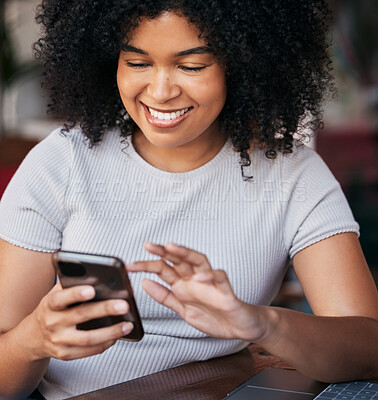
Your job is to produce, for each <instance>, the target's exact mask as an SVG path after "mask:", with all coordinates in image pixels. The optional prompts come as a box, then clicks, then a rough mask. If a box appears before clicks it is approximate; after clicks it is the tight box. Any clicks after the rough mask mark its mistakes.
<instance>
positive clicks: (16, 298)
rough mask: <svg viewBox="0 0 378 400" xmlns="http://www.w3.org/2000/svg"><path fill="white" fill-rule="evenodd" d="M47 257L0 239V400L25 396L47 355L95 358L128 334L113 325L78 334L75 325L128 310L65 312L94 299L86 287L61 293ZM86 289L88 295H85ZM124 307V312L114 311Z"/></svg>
mask: <svg viewBox="0 0 378 400" xmlns="http://www.w3.org/2000/svg"><path fill="white" fill-rule="evenodd" d="M54 284H55V271H54V267H53V265H52V262H51V254H49V253H42V252H35V251H30V250H26V249H23V248H20V247H17V246H13V245H11V244H9V243H7V242H5V241H2V240H0V355H1V357H0V376H1V377H2V379H1V381H0V398H2V399H7V398H9V399H14V398H24V397H26V396H27V395H28V394H29V393H31V392H32V391H33V390H34V389H35V388H36V387H37V385H38V384H39V382H40V380H41V379H42V376H43V374H44V373H45V371H46V368H47V367H48V363H49V359H50V357H55V358H60V359H64V360H71V359H76V358H81V357H86V356H90V355H93V354H98V353H101V352H103V351H104V350H106V349H107V348H108V347H110V346H111V345H113V344H114V343H115V341H116V340H117V338H119V337H121V336H123V335H125V334H127V333H129V332H130V331H131V329H132V326H130V325H129V324H117V325H114V326H111V327H107V328H102V329H96V330H93V331H77V330H76V324H78V323H80V322H84V321H86V320H89V319H92V318H99V317H102V316H105V315H117V314H124V313H125V312H127V309H128V305H127V303H126V302H124V301H122V300H121V301H120V300H109V301H104V302H98V303H96V304H95V303H89V304H84V305H81V306H77V307H72V308H68V306H69V305H71V304H73V303H76V302H78V301H85V300H89V299H91V298H93V297H94V290H93V288H91V287H90V286H89V287H88V286H77V287H75V288H70V289H65V290H63V289H62V288H61V286H60V285H55V286H54ZM84 289H87V294H85V292H83V290H84ZM116 305H122V306H123V309H116V308H115V306H116Z"/></svg>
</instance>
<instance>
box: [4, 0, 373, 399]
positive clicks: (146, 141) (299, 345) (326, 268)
mask: <svg viewBox="0 0 378 400" xmlns="http://www.w3.org/2000/svg"><path fill="white" fill-rule="evenodd" d="M283 4H285V5H283ZM326 16H327V10H326V7H325V5H324V2H323V1H302V2H300V3H298V2H294V1H293V2H285V3H283V2H280V1H259V2H253V1H233V2H228V3H227V4H226V3H224V2H221V1H219V2H214V1H211V2H210V1H209V2H208V1H202V2H189V1H184V0H182V1H181V0H172V1H169V0H168V1H161V2H157V1H154V2H152V1H143V2H139V3H138V2H135V1H132V2H128V1H120V2H116V1H103V2H91V4H90V5H88V2H84V1H75V2H69V1H65V2H63V1H44V2H43V4H42V8H41V9H40V11H39V15H38V17H37V18H38V21H39V22H41V23H42V24H43V26H44V29H45V36H44V38H42V39H41V40H40V41H39V44H38V46H37V54H38V56H39V57H40V58H42V59H43V60H44V61H45V71H46V72H45V86H46V88H47V89H48V90H49V91H50V94H51V99H52V101H51V104H50V106H49V107H50V111H51V112H52V113H53V115H54V116H55V117H59V118H64V120H65V121H66V123H65V126H64V129H63V130H61V129H59V130H57V131H55V132H53V133H52V134H51V135H50V136H49V137H48V138H47V139H46V140H44V141H43V142H42V143H40V144H39V145H38V146H37V147H36V148H35V149H33V150H32V152H31V153H30V154H29V155H28V157H27V158H26V159H25V161H24V162H23V164H22V166H21V167H20V169H19V171H18V172H17V174H16V176H15V177H14V179H13V180H12V182H11V184H10V185H9V187H8V189H7V191H6V193H5V194H4V197H3V201H2V203H1V207H0V221H1V222H0V236H1V238H2V240H1V247H0V251H1V258H0V259H1V261H0V271H1V273H0V276H1V280H0V293H1V302H0V304H1V316H2V318H1V322H0V324H1V332H2V333H3V334H2V335H1V336H0V339H1V340H0V349H1V350H0V351H1V355H2V357H1V364H0V375H1V376H2V377H5V379H4V380H2V381H1V383H0V394H1V396H2V397H5V398H16V397H22V396H26V395H28V394H29V393H30V392H32V391H33V390H34V389H35V388H36V387H37V386H38V385H39V386H38V388H39V391H40V392H41V393H42V395H43V396H45V397H46V398H47V399H58V398H65V397H69V396H72V395H74V394H79V393H83V392H87V391H90V390H94V389H97V388H101V387H105V386H108V385H111V384H115V383H118V382H121V381H125V380H127V379H133V378H135V377H138V376H142V375H145V374H149V373H153V372H156V371H158V370H161V369H165V368H170V367H173V366H176V365H179V364H183V363H187V362H190V361H193V360H204V359H209V358H212V357H216V356H220V355H225V354H230V353H233V352H236V351H239V350H240V349H242V348H243V347H245V346H247V345H248V343H250V342H255V343H258V344H261V345H262V346H264V348H265V349H266V350H267V351H269V352H270V353H272V354H275V355H277V356H279V357H281V358H282V359H284V360H286V361H287V362H289V363H291V364H292V365H293V366H294V367H296V368H297V369H299V370H300V371H302V372H303V373H305V374H307V375H309V376H311V377H313V378H315V379H319V380H322V381H328V382H332V381H340V380H349V379H357V378H373V377H377V369H378V365H377V360H378V357H377V349H378V346H377V337H378V335H377V332H378V327H377V325H378V324H377V320H378V307H377V303H378V300H377V292H376V288H375V285H374V282H373V280H372V277H371V275H370V273H369V269H368V267H367V265H366V263H365V261H364V257H363V255H362V252H361V249H360V246H359V243H358V238H357V233H358V226H357V224H356V223H355V221H354V220H353V217H352V215H351V212H350V209H349V208H348V205H347V203H346V201H345V198H344V196H343V195H342V193H341V191H340V187H339V185H338V183H337V182H336V181H335V179H334V178H333V176H332V175H331V173H330V172H329V170H328V169H327V167H326V166H325V165H324V163H323V162H322V161H321V159H320V158H319V157H318V156H317V155H316V153H314V152H313V151H312V150H310V149H308V148H307V147H305V146H298V145H297V144H298V142H296V141H294V139H293V135H294V133H296V134H297V135H298V138H302V139H304V138H305V136H306V135H305V133H304V130H303V129H301V127H302V128H303V126H304V125H306V124H305V122H304V121H305V119H306V118H307V120H308V121H309V122H308V123H307V125H306V126H307V127H317V126H319V125H320V124H321V114H320V111H319V102H320V100H321V99H322V93H323V92H324V91H325V89H326V87H327V85H329V84H330V75H329V69H328V68H329V67H328V61H329V60H328V56H327V54H326V50H325V49H326V43H325V40H324V36H325V18H326ZM62 131H63V134H62ZM85 137H86V138H87V139H88V140H84V138H85ZM240 166H241V169H240ZM172 242H174V243H172ZM178 244H180V245H181V246H179V245H178ZM143 245H144V248H143ZM59 248H62V249H64V250H71V251H81V252H88V253H97V254H108V255H113V256H118V257H120V258H121V259H123V260H124V261H125V263H126V264H127V268H128V271H129V272H130V277H131V281H132V285H133V288H134V291H135V296H136V300H137V304H138V307H139V310H140V313H141V316H142V320H143V324H144V328H145V331H146V335H145V337H144V338H143V340H142V341H140V342H138V343H129V342H125V341H122V340H117V339H118V338H120V337H121V336H123V335H124V334H125V333H128V332H130V331H131V329H132V326H131V325H130V324H119V325H115V326H112V327H108V328H102V329H99V330H94V331H87V332H84V331H77V330H76V325H77V324H78V323H80V322H83V321H85V320H90V319H93V318H97V317H101V316H104V315H109V314H111V315H116V314H123V313H125V312H126V311H127V309H128V305H127V303H126V302H123V301H121V300H111V301H104V302H100V303H95V304H85V305H81V306H75V307H70V305H72V304H74V303H77V302H78V301H83V300H88V299H91V298H93V296H94V291H93V288H91V287H90V286H81V287H76V288H71V289H65V290H63V289H62V288H61V286H60V285H59V284H57V285H55V281H56V276H55V272H54V269H53V267H52V263H51V252H53V251H55V250H57V249H59ZM288 257H291V258H292V259H293V263H294V267H295V270H296V273H297V275H298V278H299V280H300V282H301V284H302V286H303V288H304V291H305V294H306V296H307V299H308V301H309V303H310V305H311V307H312V310H313V312H314V314H315V315H307V314H302V313H298V312H294V311H291V310H285V309H277V308H273V307H269V304H270V302H271V301H272V299H273V298H274V296H275V294H276V293H277V290H278V288H279V286H280V283H281V281H282V278H283V276H284V274H285V271H286V265H287V258H288ZM362 293H363V296H362Z"/></svg>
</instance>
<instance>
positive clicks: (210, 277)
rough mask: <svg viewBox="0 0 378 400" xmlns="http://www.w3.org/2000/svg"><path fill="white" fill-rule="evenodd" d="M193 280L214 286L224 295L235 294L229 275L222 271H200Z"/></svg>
mask: <svg viewBox="0 0 378 400" xmlns="http://www.w3.org/2000/svg"><path fill="white" fill-rule="evenodd" d="M193 279H194V280H196V281H197V282H203V283H208V284H214V285H216V286H217V287H218V288H219V289H221V290H222V291H223V292H224V293H233V290H232V287H231V284H230V281H229V280H228V277H227V274H226V273H225V272H224V271H222V270H219V269H218V270H212V271H200V272H197V273H196V274H195V275H194V276H193Z"/></svg>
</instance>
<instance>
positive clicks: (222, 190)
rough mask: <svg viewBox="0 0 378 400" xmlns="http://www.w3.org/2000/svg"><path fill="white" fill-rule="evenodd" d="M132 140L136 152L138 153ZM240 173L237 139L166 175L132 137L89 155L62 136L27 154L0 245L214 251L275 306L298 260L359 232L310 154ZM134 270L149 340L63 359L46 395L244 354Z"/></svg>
mask: <svg viewBox="0 0 378 400" xmlns="http://www.w3.org/2000/svg"><path fill="white" fill-rule="evenodd" d="M127 143H128V146H127ZM251 160H252V164H251V166H250V167H249V168H248V170H247V171H246V173H247V175H253V177H254V179H253V181H252V182H245V181H243V179H242V176H241V170H240V166H239V154H238V153H237V152H235V151H234V150H233V149H232V145H231V142H230V141H227V142H226V144H225V145H224V147H223V148H222V149H221V150H220V152H219V153H218V154H217V155H216V156H215V157H214V158H213V159H212V160H211V161H210V162H208V163H207V164H205V165H203V166H202V167H200V168H197V169H195V170H193V171H189V172H185V173H170V172H165V171H161V170H158V169H156V168H155V167H153V166H151V165H149V164H148V163H147V162H146V161H145V160H143V159H142V158H141V157H140V156H139V155H138V153H136V151H135V149H134V148H133V145H132V142H131V140H129V141H128V142H126V143H125V142H122V140H121V138H120V137H119V133H118V132H117V131H109V132H108V133H107V134H106V135H105V137H104V139H103V142H101V144H100V145H99V146H95V147H94V148H92V149H90V148H89V147H88V146H87V144H86V143H85V140H84V138H83V136H82V134H81V132H80V131H79V130H72V131H71V132H70V133H68V134H66V135H65V136H63V135H61V134H60V133H59V130H57V131H54V132H53V133H52V134H51V135H50V136H49V137H47V138H46V139H45V140H44V141H42V142H41V143H40V144H39V145H37V146H36V147H35V148H34V149H33V150H32V151H31V152H30V153H29V155H28V156H27V157H26V159H25V160H24V162H23V163H22V165H21V167H20V168H19V170H18V171H17V172H16V174H15V176H14V178H13V180H12V181H11V183H10V185H9V186H8V188H7V190H6V191H5V193H4V196H3V198H2V201H1V204H0V237H1V238H3V239H5V240H7V241H9V242H10V243H13V244H16V245H18V246H22V247H25V248H27V249H32V250H36V251H44V252H52V251H54V250H57V249H60V248H62V249H64V250H71V251H81V252H88V253H96V254H105V255H112V256H117V257H119V258H121V259H123V260H124V262H125V263H130V262H132V261H137V260H147V259H154V256H152V255H150V254H149V253H147V252H146V251H145V250H144V249H143V242H144V241H152V242H156V243H166V242H167V241H173V242H176V243H178V244H182V245H184V246H188V247H190V248H193V249H195V250H197V251H200V252H202V253H204V254H206V255H207V257H208V259H209V261H210V263H211V265H212V266H213V267H214V268H217V269H224V270H225V271H226V272H227V274H228V276H229V279H230V282H231V285H232V287H233V289H234V291H235V293H236V294H237V296H238V297H239V298H240V299H242V300H243V301H246V302H248V303H252V304H264V305H267V304H270V302H271V301H272V299H273V298H274V296H275V295H276V293H277V291H278V289H279V287H280V284H281V281H282V278H283V276H284V273H285V270H286V265H287V259H288V257H293V256H294V254H295V253H297V252H298V251H300V250H301V249H303V248H305V247H306V246H309V245H310V244H312V243H315V242H317V241H319V240H322V239H324V238H326V237H329V236H331V235H335V234H337V233H340V232H347V231H352V232H357V233H358V225H357V223H356V222H355V221H354V219H353V216H352V214H351V211H350V208H349V206H348V204H347V202H346V200H345V197H344V195H343V193H342V191H341V189H340V186H339V184H338V183H337V182H336V180H335V178H334V177H333V175H332V174H331V172H330V171H329V169H328V168H327V167H326V165H325V164H324V162H323V161H322V160H321V158H320V157H319V156H318V155H317V154H316V153H315V152H314V151H313V150H311V149H309V148H307V147H306V146H301V147H298V148H297V147H294V153H293V154H292V155H290V156H283V155H279V156H278V157H277V158H276V159H275V160H269V159H267V158H266V157H265V155H264V152H263V151H261V150H258V149H255V150H253V151H252V153H251ZM146 276H148V277H150V278H152V279H156V280H159V278H157V277H155V276H151V275H150V274H146V273H134V274H130V279H131V282H132V285H133V288H134V291H135V296H136V301H137V305H138V308H139V310H140V313H141V317H142V320H143V325H144V328H145V332H146V335H145V337H144V338H143V339H142V341H141V342H139V343H129V342H126V341H121V340H120V341H118V342H117V343H116V344H115V345H114V346H113V347H111V348H110V349H108V350H107V351H105V352H104V353H103V354H101V355H96V356H93V357H88V358H84V359H80V360H74V361H60V360H55V359H52V360H51V362H50V365H49V367H48V370H47V372H46V375H45V377H44V379H43V381H42V383H41V385H40V387H39V389H40V391H41V392H42V394H43V395H44V396H45V397H46V398H47V399H62V398H66V397H69V396H72V395H75V394H80V393H83V392H88V391H91V390H95V389H98V388H101V387H105V386H109V385H112V384H115V383H119V382H122V381H126V380H129V379H133V378H136V377H139V376H143V375H146V374H150V373H153V372H156V371H159V370H163V369H166V368H170V367H173V366H177V365H180V364H184V363H187V362H191V361H194V360H206V359H209V358H212V357H217V356H221V355H226V354H230V353H233V352H236V351H238V350H240V349H242V348H243V347H245V346H246V345H247V343H245V342H242V341H240V340H219V339H214V338H210V337H208V336H207V335H205V334H203V333H202V332H200V331H198V330H196V329H194V328H193V327H191V326H189V325H188V324H187V323H186V322H184V321H183V320H181V319H180V318H179V317H178V316H177V315H176V314H175V313H174V312H173V311H171V310H169V309H168V308H165V307H163V306H161V305H159V304H158V303H156V302H155V301H154V300H152V299H151V298H149V297H148V296H147V294H145V293H144V291H143V290H142V288H141V281H142V279H143V278H145V277H146Z"/></svg>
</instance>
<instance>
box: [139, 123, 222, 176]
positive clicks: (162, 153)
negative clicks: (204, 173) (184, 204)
mask: <svg viewBox="0 0 378 400" xmlns="http://www.w3.org/2000/svg"><path fill="white" fill-rule="evenodd" d="M203 135H206V134H203ZM203 135H201V136H200V137H198V138H196V139H194V140H192V141H191V142H189V143H186V144H184V145H181V146H178V147H174V148H162V147H158V146H156V145H154V144H153V143H151V142H149V141H148V139H147V138H146V137H145V136H144V134H143V133H142V132H141V131H140V130H138V131H136V132H135V133H134V134H133V136H132V141H133V146H134V148H135V150H136V152H137V153H138V154H139V155H140V156H141V157H142V158H143V159H144V160H145V161H147V162H148V163H149V164H150V165H152V166H154V167H155V168H158V169H160V170H162V171H167V172H174V173H180V172H188V171H192V170H194V169H197V168H199V167H201V166H202V165H204V164H206V163H208V162H209V161H211V160H212V159H213V158H214V157H215V156H216V155H217V154H218V152H219V151H220V150H221V149H222V147H223V145H224V144H225V142H226V140H227V137H226V136H225V135H222V134H221V133H219V131H218V133H217V135H207V136H208V137H206V136H205V137H203Z"/></svg>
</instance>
